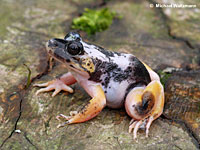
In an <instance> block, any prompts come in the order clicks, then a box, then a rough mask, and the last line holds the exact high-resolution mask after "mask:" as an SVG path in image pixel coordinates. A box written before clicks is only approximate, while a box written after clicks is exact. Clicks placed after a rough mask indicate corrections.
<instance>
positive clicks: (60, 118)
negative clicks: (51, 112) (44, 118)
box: [56, 114, 72, 121]
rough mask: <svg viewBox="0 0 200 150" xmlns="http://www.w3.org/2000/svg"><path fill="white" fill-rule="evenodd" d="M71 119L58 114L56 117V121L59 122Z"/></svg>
mask: <svg viewBox="0 0 200 150" xmlns="http://www.w3.org/2000/svg"><path fill="white" fill-rule="evenodd" d="M71 118H72V116H65V115H63V114H59V115H58V116H56V119H57V120H59V121H61V120H62V119H64V120H70V119H71Z"/></svg>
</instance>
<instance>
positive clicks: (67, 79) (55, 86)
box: [34, 72, 76, 97]
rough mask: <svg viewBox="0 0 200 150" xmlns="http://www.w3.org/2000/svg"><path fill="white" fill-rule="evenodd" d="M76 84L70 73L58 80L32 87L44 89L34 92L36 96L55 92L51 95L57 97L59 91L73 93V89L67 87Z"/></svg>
mask: <svg viewBox="0 0 200 150" xmlns="http://www.w3.org/2000/svg"><path fill="white" fill-rule="evenodd" d="M74 83H76V79H75V78H74V77H73V76H72V74H71V73H70V72H68V73H66V74H64V75H62V76H61V77H60V78H57V79H55V80H52V81H49V82H46V83H41V84H34V86H38V87H44V88H42V89H40V90H38V91H37V92H36V95H38V94H39V93H42V92H48V91H52V90H55V91H54V92H53V94H52V96H53V97H54V96H55V95H57V94H58V93H59V92H60V91H61V90H63V91H66V92H69V93H73V89H72V88H71V87H69V86H68V85H72V84H74Z"/></svg>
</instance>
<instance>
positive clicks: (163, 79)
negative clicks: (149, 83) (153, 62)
mask: <svg viewBox="0 0 200 150" xmlns="http://www.w3.org/2000/svg"><path fill="white" fill-rule="evenodd" d="M158 74H159V76H160V82H161V83H162V84H163V85H165V83H166V82H167V80H168V78H169V77H171V75H172V74H171V73H168V72H163V71H158Z"/></svg>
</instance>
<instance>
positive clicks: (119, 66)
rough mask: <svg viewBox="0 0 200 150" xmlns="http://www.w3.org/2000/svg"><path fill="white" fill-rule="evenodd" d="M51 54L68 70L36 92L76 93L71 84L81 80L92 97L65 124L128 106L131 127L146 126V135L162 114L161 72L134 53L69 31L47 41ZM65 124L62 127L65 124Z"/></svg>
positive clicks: (67, 118)
mask: <svg viewBox="0 0 200 150" xmlns="http://www.w3.org/2000/svg"><path fill="white" fill-rule="evenodd" d="M46 47H47V51H48V53H49V55H50V56H52V57H53V58H55V59H56V60H58V61H60V62H62V63H63V64H65V66H66V67H67V69H68V71H69V72H68V73H67V74H64V75H63V76H61V77H60V78H59V79H56V80H53V81H50V82H48V83H44V84H36V86H44V87H46V88H43V89H40V90H38V91H37V94H38V93H40V92H44V91H50V90H53V89H55V91H54V93H53V96H55V95H56V94H57V93H59V92H60V91H61V90H65V91H68V92H73V89H71V88H70V87H69V86H68V85H71V84H74V83H75V82H78V83H79V84H80V85H81V86H82V87H83V88H84V89H85V90H86V92H87V93H88V94H89V95H90V96H91V97H92V100H90V103H89V104H88V105H87V106H86V107H85V108H84V109H83V110H82V111H81V112H77V113H76V114H74V115H73V116H70V117H67V116H64V115H62V114H61V115H60V116H58V119H59V118H60V117H64V118H65V119H66V120H68V121H67V122H65V123H64V124H71V123H79V122H84V121H87V120H89V119H91V118H93V117H95V116H96V115H97V114H98V113H100V111H101V110H102V109H103V108H104V107H105V106H108V107H111V108H120V107H122V106H124V105H125V108H126V111H127V113H128V114H129V116H130V117H132V118H133V119H132V121H131V124H130V127H129V131H130V132H131V131H132V129H133V128H134V138H136V135H137V130H138V129H139V127H140V126H141V125H142V124H143V125H146V135H148V132H149V127H150V125H151V123H152V121H153V120H155V119H156V118H157V117H159V116H160V115H161V114H162V110H163V106H164V91H163V87H162V85H161V84H160V79H159V77H158V75H157V74H156V73H155V72H154V71H153V70H151V68H149V67H148V66H147V65H146V64H144V63H143V62H141V61H140V60H139V59H138V58H136V57H135V56H134V55H132V54H125V53H117V52H111V51H108V50H105V49H103V48H101V47H99V46H96V45H93V44H89V43H86V42H84V41H83V40H82V39H81V37H80V35H79V34H77V33H74V32H70V33H68V34H67V35H66V36H65V38H64V39H55V38H54V39H51V40H49V41H48V42H47V45H46ZM64 124H62V125H61V126H63V125H64Z"/></svg>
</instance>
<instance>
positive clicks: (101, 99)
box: [57, 84, 106, 127]
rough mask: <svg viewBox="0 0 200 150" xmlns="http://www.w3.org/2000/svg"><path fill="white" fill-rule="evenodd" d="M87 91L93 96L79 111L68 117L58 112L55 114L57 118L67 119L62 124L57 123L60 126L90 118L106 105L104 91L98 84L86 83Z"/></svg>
mask: <svg viewBox="0 0 200 150" xmlns="http://www.w3.org/2000/svg"><path fill="white" fill-rule="evenodd" d="M87 92H88V94H90V95H91V96H92V97H93V98H92V99H91V100H90V101H89V104H88V105H86V106H85V107H84V108H83V109H82V110H81V111H80V112H77V113H75V114H73V115H71V116H70V117H68V116H65V115H63V114H60V115H59V116H57V119H59V120H60V118H64V119H66V120H67V121H66V122H65V123H63V124H60V125H58V127H62V126H64V125H66V124H72V123H81V122H85V121H87V120H90V119H92V118H94V117H95V116H97V115H98V114H99V113H100V112H101V110H102V109H103V108H104V107H105V106H106V97H105V94H104V91H103V89H102V87H101V86H100V85H90V84H88V85H87Z"/></svg>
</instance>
